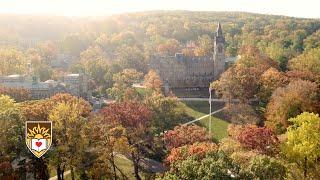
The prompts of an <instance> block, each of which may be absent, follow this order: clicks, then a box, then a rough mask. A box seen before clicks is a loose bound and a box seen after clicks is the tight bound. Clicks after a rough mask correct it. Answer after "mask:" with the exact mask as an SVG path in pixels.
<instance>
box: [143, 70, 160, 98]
mask: <svg viewBox="0 0 320 180" xmlns="http://www.w3.org/2000/svg"><path fill="white" fill-rule="evenodd" d="M144 85H145V86H146V87H147V88H148V89H151V90H153V91H156V92H159V93H161V90H162V87H163V82H162V80H161V78H160V76H159V75H158V74H157V72H156V71H155V70H153V69H151V70H150V71H149V72H148V74H146V75H145V76H144Z"/></svg>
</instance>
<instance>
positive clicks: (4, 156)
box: [0, 95, 26, 179]
mask: <svg viewBox="0 0 320 180" xmlns="http://www.w3.org/2000/svg"><path fill="white" fill-rule="evenodd" d="M25 150H26V148H25V144H24V119H23V117H22V116H21V113H20V109H19V106H18V105H17V104H16V103H15V101H14V100H13V99H11V98H10V97H9V96H5V95H0V172H1V173H0V179H2V178H4V179H6V178H10V177H11V178H12V179H14V177H15V178H23V175H25V173H23V172H14V171H13V167H12V164H11V163H12V162H13V161H14V160H16V159H18V158H19V157H20V156H22V155H24V152H25ZM16 161H18V162H19V163H21V162H20V160H16ZM22 164H23V163H22ZM19 167H20V165H19ZM22 169H23V168H22Z"/></svg>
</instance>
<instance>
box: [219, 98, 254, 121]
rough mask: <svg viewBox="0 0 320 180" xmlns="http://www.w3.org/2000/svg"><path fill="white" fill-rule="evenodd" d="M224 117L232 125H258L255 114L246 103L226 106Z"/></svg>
mask: <svg viewBox="0 0 320 180" xmlns="http://www.w3.org/2000/svg"><path fill="white" fill-rule="evenodd" d="M225 111H226V116H227V118H228V119H230V121H231V122H232V123H234V124H259V123H260V119H259V116H258V114H257V112H256V111H255V110H254V109H253V107H252V106H250V105H249V104H247V103H237V104H236V103H235V104H232V103H231V104H229V105H227V107H226V109H225Z"/></svg>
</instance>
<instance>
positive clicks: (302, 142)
mask: <svg viewBox="0 0 320 180" xmlns="http://www.w3.org/2000/svg"><path fill="white" fill-rule="evenodd" d="M289 122H291V123H292V125H291V126H289V128H288V131H287V141H286V142H285V143H284V145H283V148H282V151H281V152H282V154H283V156H284V157H286V158H287V160H288V161H289V162H293V163H296V164H297V165H298V167H300V168H301V169H302V171H303V175H304V178H312V177H313V176H314V175H317V170H316V168H317V166H319V164H318V161H319V157H320V151H319V148H320V141H319V139H320V118H319V115H318V114H314V113H308V112H304V113H302V114H300V115H298V116H296V117H294V118H291V119H289ZM318 168H319V167H318ZM314 178H316V177H314ZM318 178H319V177H318Z"/></svg>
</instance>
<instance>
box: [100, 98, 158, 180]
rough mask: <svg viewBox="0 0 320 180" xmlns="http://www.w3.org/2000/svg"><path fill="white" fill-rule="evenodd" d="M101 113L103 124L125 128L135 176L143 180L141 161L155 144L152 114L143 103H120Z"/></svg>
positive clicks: (108, 107)
mask: <svg viewBox="0 0 320 180" xmlns="http://www.w3.org/2000/svg"><path fill="white" fill-rule="evenodd" d="M100 113H101V115H102V116H103V120H102V123H105V124H109V126H110V127H122V128H124V131H125V133H124V136H125V138H126V139H127V143H128V146H129V149H131V150H130V152H129V154H130V157H131V158H132V161H133V167H134V174H135V177H136V178H137V179H141V177H140V175H139V171H140V168H141V167H140V160H141V158H142V157H143V156H146V154H147V152H148V149H149V150H150V147H152V144H153V143H152V142H153V136H152V133H151V120H152V112H151V111H150V110H149V108H148V106H146V105H145V104H143V103H139V102H119V103H114V104H111V105H109V106H107V107H105V108H104V109H102V110H101V112H100Z"/></svg>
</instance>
